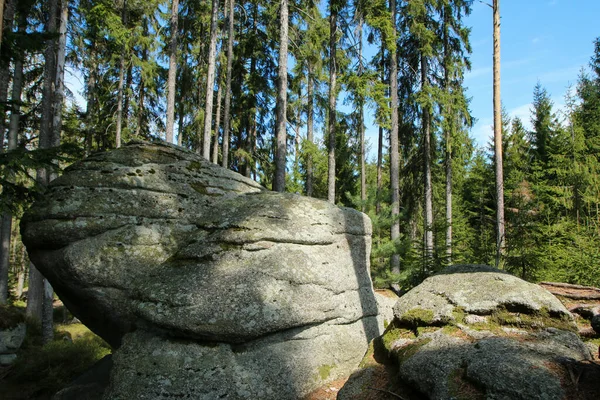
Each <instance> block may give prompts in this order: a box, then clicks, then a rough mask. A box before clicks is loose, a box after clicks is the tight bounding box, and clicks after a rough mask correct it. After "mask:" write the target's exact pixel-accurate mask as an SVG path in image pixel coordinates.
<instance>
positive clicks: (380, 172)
mask: <svg viewBox="0 0 600 400" xmlns="http://www.w3.org/2000/svg"><path fill="white" fill-rule="evenodd" d="M382 35H383V33H382ZM381 81H382V82H385V40H384V39H383V38H382V40H381ZM382 165H383V127H382V126H381V123H380V124H379V136H378V140H377V195H376V199H375V214H376V215H379V214H380V213H381V189H382V187H381V186H382V183H381V182H382V178H383V170H382Z"/></svg>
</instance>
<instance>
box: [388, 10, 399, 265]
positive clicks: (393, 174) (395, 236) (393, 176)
mask: <svg viewBox="0 0 600 400" xmlns="http://www.w3.org/2000/svg"><path fill="white" fill-rule="evenodd" d="M390 11H391V15H392V38H393V40H394V45H393V47H392V48H391V49H389V50H390V103H391V104H390V107H391V112H392V115H391V126H390V186H391V191H392V193H391V194H392V199H391V200H392V204H391V207H392V226H391V229H390V234H391V239H392V242H393V243H395V242H397V241H398V240H399V239H400V152H399V147H400V146H399V144H398V51H397V49H396V0H390ZM390 267H391V269H392V273H393V274H399V273H400V255H399V254H398V253H397V252H396V251H394V254H392V257H391V259H390Z"/></svg>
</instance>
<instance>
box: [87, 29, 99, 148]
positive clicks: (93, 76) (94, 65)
mask: <svg viewBox="0 0 600 400" xmlns="http://www.w3.org/2000/svg"><path fill="white" fill-rule="evenodd" d="M88 61H89V62H90V65H89V67H88V71H89V72H88V78H87V82H86V86H87V87H86V96H85V97H86V111H85V114H86V116H85V119H86V131H85V152H86V155H89V154H90V153H91V152H92V145H93V141H94V131H95V128H94V127H95V116H96V86H97V79H98V78H97V77H98V57H97V55H96V30H95V29H92V30H91V35H90V52H89V56H88ZM84 65H85V64H84Z"/></svg>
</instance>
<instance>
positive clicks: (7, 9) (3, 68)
mask: <svg viewBox="0 0 600 400" xmlns="http://www.w3.org/2000/svg"><path fill="white" fill-rule="evenodd" d="M14 18H15V0H7V1H6V4H5V5H4V13H3V15H2V18H0V19H2V20H3V24H2V28H3V30H4V31H6V32H4V33H5V34H6V33H7V32H10V31H12V26H13V22H14ZM9 81H10V62H9V61H8V60H0V152H3V151H4V138H5V134H6V119H5V118H4V116H5V112H6V108H5V104H6V103H7V100H8V83H9Z"/></svg>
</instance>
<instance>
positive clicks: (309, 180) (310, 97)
mask: <svg viewBox="0 0 600 400" xmlns="http://www.w3.org/2000/svg"><path fill="white" fill-rule="evenodd" d="M313 68H314V67H313V65H312V63H311V62H310V61H309V62H308V67H307V69H308V77H307V81H308V82H307V83H306V97H307V104H306V107H307V110H306V141H307V142H308V145H309V146H310V149H309V151H308V152H306V195H307V196H308V197H312V195H313V157H312V146H311V145H312V144H313V143H314V138H313V135H314V131H313V130H314V128H313V121H314V115H315V111H314V107H315V105H314V85H315V82H314V71H313Z"/></svg>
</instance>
